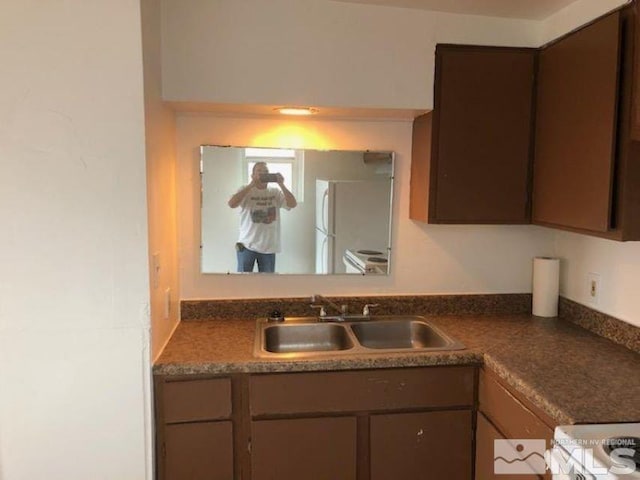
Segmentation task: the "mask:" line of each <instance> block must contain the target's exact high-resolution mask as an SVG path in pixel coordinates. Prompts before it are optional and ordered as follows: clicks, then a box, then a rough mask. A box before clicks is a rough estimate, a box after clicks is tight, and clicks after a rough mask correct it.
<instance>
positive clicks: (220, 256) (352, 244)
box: [200, 145, 394, 275]
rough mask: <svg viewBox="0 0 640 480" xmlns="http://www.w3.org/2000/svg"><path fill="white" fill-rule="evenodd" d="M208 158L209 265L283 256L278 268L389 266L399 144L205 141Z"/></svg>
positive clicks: (260, 263) (259, 263)
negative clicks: (382, 147)
mask: <svg viewBox="0 0 640 480" xmlns="http://www.w3.org/2000/svg"><path fill="white" fill-rule="evenodd" d="M200 158H201V160H200V177H201V189H202V191H201V194H202V197H201V198H202V202H201V204H202V209H201V215H202V216H201V228H202V230H201V271H202V273H224V274H229V273H236V272H238V270H239V269H238V265H239V262H240V263H242V264H243V265H246V267H242V266H241V268H240V270H242V269H243V268H245V270H246V271H249V265H251V267H252V268H253V269H252V270H251V271H252V272H259V271H262V272H269V271H271V270H270V268H269V264H270V262H271V261H272V260H275V267H274V268H273V270H272V271H273V272H274V273H278V274H283V273H284V274H321V275H331V274H353V275H387V274H388V272H389V254H390V252H391V242H390V238H391V234H390V232H391V228H390V227H391V199H392V195H393V190H392V187H393V167H394V154H393V153H392V152H370V151H339V150H330V151H327V150H309V149H276V148H250V147H228V146H214V145H205V146H202V147H201V157H200ZM256 165H257V166H256ZM266 171H268V172H269V173H271V174H276V175H274V176H273V177H274V178H273V179H272V181H269V182H268V183H262V182H260V181H259V179H258V180H257V181H254V183H253V184H252V186H249V184H250V183H251V182H252V178H254V177H256V178H257V177H258V176H259V174H260V173H265V172H266ZM253 173H255V175H254V174H253ZM264 179H265V178H264V177H263V180H264ZM274 180H275V181H274ZM278 180H279V181H280V183H281V184H282V187H281V186H280V183H278ZM232 197H233V198H232ZM292 197H293V200H292ZM233 207H235V208H233ZM241 222H242V228H241ZM256 252H257V253H258V255H256V254H255V253H256ZM254 257H256V261H255V262H254Z"/></svg>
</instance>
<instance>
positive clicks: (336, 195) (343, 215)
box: [316, 178, 391, 273]
mask: <svg viewBox="0 0 640 480" xmlns="http://www.w3.org/2000/svg"><path fill="white" fill-rule="evenodd" d="M390 215H391V179H390V178H386V179H384V180H353V181H351V180H316V273H346V268H345V265H344V263H343V261H342V257H343V255H344V252H345V250H346V249H348V248H349V249H368V250H379V251H381V252H385V253H386V252H387V248H388V246H389V219H390Z"/></svg>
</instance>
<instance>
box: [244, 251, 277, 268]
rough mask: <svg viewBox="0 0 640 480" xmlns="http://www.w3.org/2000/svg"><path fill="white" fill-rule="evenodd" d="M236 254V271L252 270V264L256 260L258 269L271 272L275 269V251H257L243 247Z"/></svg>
mask: <svg viewBox="0 0 640 480" xmlns="http://www.w3.org/2000/svg"><path fill="white" fill-rule="evenodd" d="M237 254H238V272H253V266H254V265H255V263H256V262H258V271H259V272H265V273H273V272H274V271H275V269H276V254H275V253H259V252H254V251H253V250H249V249H248V248H245V249H244V250H242V251H241V252H237Z"/></svg>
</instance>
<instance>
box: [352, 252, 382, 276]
mask: <svg viewBox="0 0 640 480" xmlns="http://www.w3.org/2000/svg"><path fill="white" fill-rule="evenodd" d="M342 261H343V262H344V264H345V266H346V267H347V273H360V274H362V275H369V274H378V275H380V274H382V275H386V274H387V271H388V265H389V260H388V259H387V256H386V255H385V254H384V252H381V251H379V250H367V249H347V250H345V252H344V256H343V257H342Z"/></svg>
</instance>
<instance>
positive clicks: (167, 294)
mask: <svg viewBox="0 0 640 480" xmlns="http://www.w3.org/2000/svg"><path fill="white" fill-rule="evenodd" d="M169 315H171V288H170V287H167V289H166V290H165V291H164V319H165V320H169Z"/></svg>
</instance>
